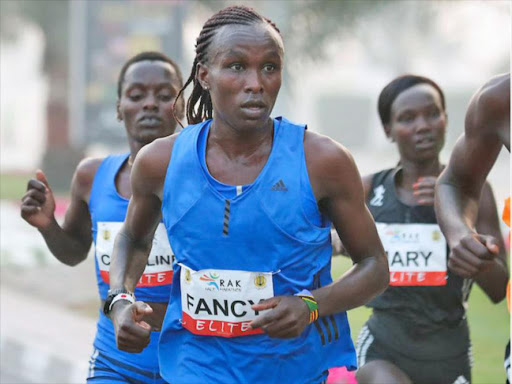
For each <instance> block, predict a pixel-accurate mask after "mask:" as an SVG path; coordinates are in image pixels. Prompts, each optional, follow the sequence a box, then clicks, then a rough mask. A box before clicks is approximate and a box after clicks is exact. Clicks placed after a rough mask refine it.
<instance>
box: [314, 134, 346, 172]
mask: <svg viewBox="0 0 512 384" xmlns="http://www.w3.org/2000/svg"><path fill="white" fill-rule="evenodd" d="M304 150H305V152H306V161H307V163H308V167H310V166H314V167H315V168H316V167H319V168H322V169H325V171H326V172H330V171H336V172H344V171H349V170H351V169H352V168H354V167H355V163H354V159H353V157H352V155H351V154H350V152H349V151H348V149H347V148H345V147H344V146H343V145H342V144H340V143H338V142H337V141H335V140H333V139H331V138H330V137H327V136H325V135H322V134H319V133H316V132H311V131H306V133H305V137H304Z"/></svg>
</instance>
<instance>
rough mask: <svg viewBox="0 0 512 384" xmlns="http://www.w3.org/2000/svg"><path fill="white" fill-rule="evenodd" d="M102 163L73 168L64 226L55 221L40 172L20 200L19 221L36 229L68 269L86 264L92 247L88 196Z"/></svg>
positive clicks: (87, 161)
mask: <svg viewBox="0 0 512 384" xmlns="http://www.w3.org/2000/svg"><path fill="white" fill-rule="evenodd" d="M100 164H101V159H85V160H82V162H80V164H79V165H78V167H77V168H76V171H75V174H74V176H73V181H72V182H71V202H70V205H69V208H68V209H67V211H66V216H65V219H64V223H63V224H62V226H60V225H59V224H58V223H57V220H55V215H54V213H55V198H54V196H53V192H52V190H51V188H50V186H49V184H48V181H47V180H46V176H45V175H44V173H43V172H42V171H40V170H38V171H37V172H36V178H35V179H31V180H30V181H29V182H28V185H27V192H26V193H25V195H24V196H23V198H22V204H21V217H22V218H23V219H24V220H25V221H27V222H28V223H29V224H31V225H32V226H34V227H36V228H37V229H38V230H39V232H40V233H41V235H42V236H43V238H44V240H45V242H46V244H47V245H48V248H49V249H50V251H51V252H52V254H53V255H54V256H55V257H56V258H57V259H58V260H59V261H60V262H62V263H64V264H66V265H70V266H74V265H77V264H78V263H80V262H82V261H83V260H85V258H86V257H87V253H88V252H89V248H90V247H91V243H92V231H91V226H92V225H91V215H90V213H89V205H88V201H89V195H90V192H91V188H92V183H93V180H94V175H95V174H96V170H97V169H98V167H99V165H100Z"/></svg>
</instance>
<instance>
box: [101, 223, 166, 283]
mask: <svg viewBox="0 0 512 384" xmlns="http://www.w3.org/2000/svg"><path fill="white" fill-rule="evenodd" d="M122 226H123V223H121V222H113V221H110V222H105V221H103V222H98V232H97V234H96V260H97V261H98V267H99V270H100V275H101V278H102V279H103V281H104V282H105V283H107V284H109V283H110V279H109V270H110V262H111V260H112V253H113V251H114V242H115V239H116V237H117V234H118V233H119V231H120V230H121V227H122ZM173 260H174V254H173V252H172V249H171V246H170V244H169V239H168V237H167V232H166V231H165V227H164V225H163V224H162V223H160V224H158V227H157V229H156V232H155V237H154V238H153V246H152V247H151V253H150V254H149V258H148V262H147V264H146V268H145V269H144V273H143V274H142V277H141V278H140V280H139V282H138V283H137V287H155V286H159V285H167V284H171V283H172V264H173Z"/></svg>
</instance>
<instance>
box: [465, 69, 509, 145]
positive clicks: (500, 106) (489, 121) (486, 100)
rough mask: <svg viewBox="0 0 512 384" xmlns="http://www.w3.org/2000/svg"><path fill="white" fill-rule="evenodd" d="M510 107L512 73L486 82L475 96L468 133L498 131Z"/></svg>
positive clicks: (471, 107) (477, 133) (471, 105)
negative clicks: (511, 76)
mask: <svg viewBox="0 0 512 384" xmlns="http://www.w3.org/2000/svg"><path fill="white" fill-rule="evenodd" d="M509 108H510V74H505V75H499V76H496V77H493V78H492V79H490V80H489V81H488V82H487V83H485V84H484V85H483V86H482V87H481V88H480V89H479V90H478V91H477V92H476V94H475V95H474V96H473V98H472V100H471V104H470V107H469V109H468V116H467V117H468V122H469V124H466V134H469V135H488V134H495V133H497V132H496V130H497V129H498V130H499V129H500V125H499V124H500V123H501V122H502V120H503V118H504V116H505V115H507V114H508V113H509Z"/></svg>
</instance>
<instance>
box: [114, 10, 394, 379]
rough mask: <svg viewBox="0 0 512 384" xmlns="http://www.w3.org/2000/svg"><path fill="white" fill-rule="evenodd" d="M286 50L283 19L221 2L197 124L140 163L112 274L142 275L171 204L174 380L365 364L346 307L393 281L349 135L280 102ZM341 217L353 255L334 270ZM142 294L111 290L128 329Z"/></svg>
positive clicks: (197, 63) (202, 68)
mask: <svg viewBox="0 0 512 384" xmlns="http://www.w3.org/2000/svg"><path fill="white" fill-rule="evenodd" d="M283 66H284V46H283V40H282V37H281V35H280V32H279V29H278V28H277V27H276V26H275V25H274V24H273V23H272V22H271V21H269V20H268V19H266V18H264V17H263V16H261V15H259V14H258V13H256V12H255V11H254V10H252V9H250V8H247V7H241V6H233V7H228V8H225V9H223V10H221V11H219V12H218V13H216V14H214V15H213V16H212V17H211V18H210V19H209V20H207V21H206V23H205V24H204V25H203V28H202V30H201V33H200V34H199V37H198V39H197V44H196V57H195V60H194V63H193V66H192V71H191V74H190V77H189V79H188V80H187V81H186V82H185V86H187V85H189V84H192V85H193V89H192V93H191V96H190V98H189V100H188V103H187V119H188V122H189V124H190V125H189V126H188V127H186V128H185V129H184V130H182V131H181V132H180V133H179V134H177V135H173V136H171V137H169V138H164V139H161V140H157V141H155V142H154V143H152V144H151V145H149V146H148V147H146V148H145V149H143V150H142V152H141V153H140V154H139V156H138V157H137V160H136V161H135V163H134V167H133V173H132V189H133V196H132V199H131V201H130V206H129V208H128V213H127V219H126V221H125V224H124V226H123V229H122V230H121V232H120V233H119V235H118V238H117V241H116V248H115V250H114V260H113V265H112V267H111V275H112V288H114V289H124V290H126V291H128V293H130V292H131V291H132V290H133V288H134V282H135V281H137V280H138V279H139V276H140V275H141V274H142V272H143V266H144V265H145V260H146V258H147V255H148V249H149V245H150V243H149V239H151V237H152V235H153V232H154V230H155V228H156V226H157V224H158V222H159V218H160V212H162V216H163V221H164V224H165V227H166V230H167V232H168V235H169V239H170V242H171V244H172V246H173V250H174V252H175V256H176V264H175V268H174V277H175V280H174V283H173V287H172V292H171V299H170V304H169V307H168V310H167V313H166V317H165V320H164V325H163V327H162V335H161V337H160V343H159V359H160V370H161V374H162V377H164V379H166V380H167V381H169V382H171V383H173V384H189V383H210V384H234V383H237V384H240V383H241V384H249V383H250V384H258V383H265V384H277V383H294V384H319V383H322V382H323V381H324V380H325V378H326V376H327V369H328V368H330V367H333V366H346V367H347V368H348V369H355V364H356V361H355V351H354V348H353V345H352V341H351V338H350V331H349V326H348V322H347V317H346V313H345V311H346V310H348V309H350V308H354V307H356V306H360V305H362V304H364V303H366V302H367V301H368V300H370V299H371V298H373V297H374V296H375V295H376V294H378V293H380V292H381V291H382V290H383V289H384V288H385V287H386V285H387V282H388V279H389V271H388V268H387V261H386V258H385V255H384V251H383V249H382V245H381V243H380V241H379V239H378V236H377V231H376V228H375V225H374V223H373V220H372V219H371V215H370V214H369V212H368V210H367V209H366V206H365V204H364V199H363V187H362V183H361V179H360V177H359V174H358V172H357V168H356V167H355V164H354V162H353V160H352V157H351V156H350V154H349V153H348V151H347V150H346V149H345V148H343V147H342V146H341V145H340V144H338V143H336V142H334V141H333V140H331V139H329V138H327V137H325V136H322V135H319V134H316V133H314V132H310V131H309V130H306V127H305V125H302V124H294V123H292V122H290V121H288V120H287V119H285V118H281V117H279V118H271V117H270V114H271V112H272V109H273V107H274V104H275V101H276V98H277V95H278V93H279V89H280V87H281V80H282V70H283ZM177 183H179V187H176V186H177V185H178V184H177ZM331 222H332V223H333V224H334V226H335V228H336V229H337V231H338V233H339V235H340V236H341V238H342V240H343V242H344V244H345V246H346V247H347V248H348V249H349V250H350V254H351V256H352V259H353V261H354V266H353V268H352V269H351V270H350V271H348V272H347V273H346V274H345V275H344V276H343V277H341V278H340V279H339V280H338V281H336V282H332V280H331V277H330V259H331V242H330V224H331ZM135 305H136V304H130V303H128V302H126V301H122V300H120V301H117V302H116V303H115V305H114V306H113V309H112V314H111V318H112V320H113V322H114V324H115V329H116V335H117V339H118V340H127V339H131V340H134V339H135V338H136V331H137V326H136V324H133V322H132V323H131V326H129V325H128V324H129V323H130V321H131V316H130V312H131V311H132V308H133V307H134V306H135ZM121 323H122V324H125V327H124V328H122V327H120V326H118V325H117V324H121Z"/></svg>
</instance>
